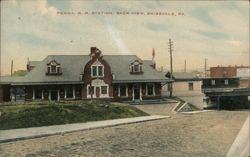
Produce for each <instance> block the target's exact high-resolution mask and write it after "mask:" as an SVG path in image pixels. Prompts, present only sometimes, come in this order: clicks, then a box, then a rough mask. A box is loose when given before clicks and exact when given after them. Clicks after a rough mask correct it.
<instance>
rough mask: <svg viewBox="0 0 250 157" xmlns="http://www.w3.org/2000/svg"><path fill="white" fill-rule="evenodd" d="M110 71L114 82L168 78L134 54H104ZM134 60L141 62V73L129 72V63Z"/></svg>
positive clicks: (154, 80) (155, 80)
mask: <svg viewBox="0 0 250 157" xmlns="http://www.w3.org/2000/svg"><path fill="white" fill-rule="evenodd" d="M103 59H105V60H106V61H107V62H108V63H109V65H110V67H111V71H112V72H113V73H114V74H115V80H113V82H114V83H120V82H151V81H152V82H166V81H167V80H168V79H167V78H166V77H165V76H164V74H162V73H161V72H159V71H157V70H155V69H153V68H152V67H150V66H149V65H148V64H144V61H143V60H141V59H140V58H138V57H137V56H136V55H104V56H103ZM134 60H140V61H141V62H142V71H143V74H138V75H137V74H130V70H129V63H131V62H133V61H134Z"/></svg>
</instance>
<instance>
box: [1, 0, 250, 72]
mask: <svg viewBox="0 0 250 157" xmlns="http://www.w3.org/2000/svg"><path fill="white" fill-rule="evenodd" d="M79 12H81V14H79ZM86 12H87V13H88V14H85V13H86ZM96 12H105V13H112V14H99V15H98V14H96ZM117 12H125V13H129V14H126V15H121V14H117ZM136 12H140V13H143V14H142V15H141V14H140V15H137V14H132V13H136ZM63 13H67V14H63ZM72 13H73V14H72ZM148 13H151V14H152V13H153V14H154V15H148ZM156 13H165V15H155V14H156ZM172 13H174V14H173V15H172ZM169 39H171V40H172V41H173V70H174V71H183V70H184V61H185V60H186V66H187V70H194V69H203V68H204V60H205V58H207V64H208V67H210V66H217V65H223V66H229V65H231V66H232V65H249V2H248V1H247V0H246V1H150V0H147V1H126V0H123V1H77V0H72V1H66V0H60V1H59V0H37V1H32V0H24V1H17V0H4V1H1V64H0V66H1V75H8V74H10V71H11V70H10V69H11V68H10V67H11V60H13V61H14V71H15V70H19V69H26V64H27V59H28V58H29V60H43V59H44V58H45V57H46V56H47V55H88V54H89V53H90V47H98V48H99V49H100V50H101V51H102V53H103V54H104V55H109V54H117V55H125V54H133V55H137V56H138V57H140V58H142V59H145V60H150V59H152V50H153V48H154V49H155V58H154V60H155V61H156V66H157V67H158V68H160V67H162V66H163V67H164V69H169V67H170V64H169V63H170V62H169V50H168V49H169V46H168V42H169ZM61 64H63V63H61ZM72 64H74V62H73V61H72Z"/></svg>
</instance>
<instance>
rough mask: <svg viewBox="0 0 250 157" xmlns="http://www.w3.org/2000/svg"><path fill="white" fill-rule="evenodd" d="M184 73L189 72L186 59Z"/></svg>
mask: <svg viewBox="0 0 250 157" xmlns="http://www.w3.org/2000/svg"><path fill="white" fill-rule="evenodd" d="M184 72H187V63H186V59H185V62H184Z"/></svg>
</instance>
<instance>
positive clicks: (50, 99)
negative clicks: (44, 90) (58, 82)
mask: <svg viewBox="0 0 250 157" xmlns="http://www.w3.org/2000/svg"><path fill="white" fill-rule="evenodd" d="M50 100H51V90H50V89H49V101H50Z"/></svg>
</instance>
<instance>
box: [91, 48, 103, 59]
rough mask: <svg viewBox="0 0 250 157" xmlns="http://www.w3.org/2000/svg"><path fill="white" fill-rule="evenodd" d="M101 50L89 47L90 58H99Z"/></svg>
mask: <svg viewBox="0 0 250 157" xmlns="http://www.w3.org/2000/svg"><path fill="white" fill-rule="evenodd" d="M101 54H102V52H101V50H99V49H98V48H97V47H91V48H90V57H91V58H93V57H101Z"/></svg>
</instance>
